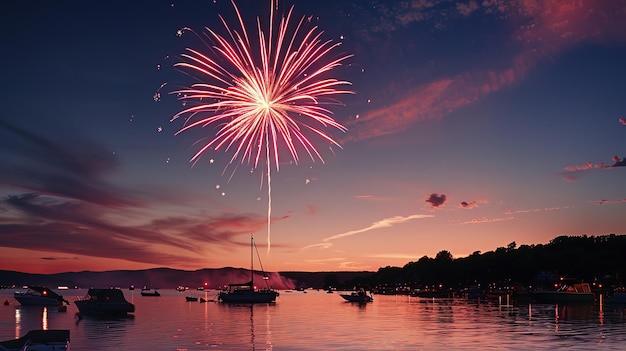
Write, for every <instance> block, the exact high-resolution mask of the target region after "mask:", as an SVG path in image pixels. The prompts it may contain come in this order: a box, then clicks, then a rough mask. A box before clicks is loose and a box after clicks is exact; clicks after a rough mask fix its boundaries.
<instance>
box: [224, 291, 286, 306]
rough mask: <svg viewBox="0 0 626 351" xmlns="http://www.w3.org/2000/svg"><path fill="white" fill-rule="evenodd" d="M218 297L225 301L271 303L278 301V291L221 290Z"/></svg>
mask: <svg viewBox="0 0 626 351" xmlns="http://www.w3.org/2000/svg"><path fill="white" fill-rule="evenodd" d="M217 297H218V299H219V300H220V301H222V302H225V303H271V302H276V297H278V292H276V291H254V292H251V291H234V292H221V293H219V295H218V296H217Z"/></svg>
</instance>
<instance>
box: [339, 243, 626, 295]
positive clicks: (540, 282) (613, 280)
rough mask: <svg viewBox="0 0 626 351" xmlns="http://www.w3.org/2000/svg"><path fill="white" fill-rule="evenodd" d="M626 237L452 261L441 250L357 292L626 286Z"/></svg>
mask: <svg viewBox="0 0 626 351" xmlns="http://www.w3.org/2000/svg"><path fill="white" fill-rule="evenodd" d="M625 253H626V235H615V234H609V235H601V236H587V235H582V236H559V237H556V238H554V239H553V240H551V241H550V242H549V243H548V244H537V245H520V246H519V247H518V246H517V244H516V243H515V242H512V243H510V244H508V245H507V247H498V248H497V249H496V250H495V251H488V252H484V253H481V252H480V251H476V252H474V253H472V254H471V255H469V256H467V257H462V258H453V257H452V254H451V253H450V252H449V251H447V250H442V251H440V252H439V253H437V255H436V256H435V257H434V258H430V257H428V256H424V257H422V258H420V259H419V260H417V261H415V262H413V261H412V262H409V263H407V264H406V265H404V266H403V267H391V266H387V267H382V268H379V269H378V271H377V272H375V273H373V274H371V275H369V276H365V277H358V278H355V279H353V280H351V281H349V282H347V284H346V285H348V286H349V285H353V286H363V285H367V286H371V287H376V286H378V287H380V286H403V287H419V286H441V287H446V288H448V289H461V288H464V287H468V286H476V285H479V286H483V287H486V286H495V285H498V286H505V285H508V286H511V285H519V286H525V287H529V286H535V287H539V286H549V285H553V284H554V283H555V281H557V280H559V279H561V278H572V279H576V280H579V281H582V282H588V283H595V286H603V287H605V288H608V287H619V286H623V285H624V276H625V273H626V254H625Z"/></svg>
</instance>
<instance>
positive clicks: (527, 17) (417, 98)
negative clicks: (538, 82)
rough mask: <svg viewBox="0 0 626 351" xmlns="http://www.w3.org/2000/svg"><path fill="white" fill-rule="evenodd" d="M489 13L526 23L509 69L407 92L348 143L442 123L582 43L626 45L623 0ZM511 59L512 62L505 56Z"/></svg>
mask: <svg viewBox="0 0 626 351" xmlns="http://www.w3.org/2000/svg"><path fill="white" fill-rule="evenodd" d="M473 3H474V2H470V5H464V6H461V7H457V11H459V12H460V13H461V14H470V13H471V12H473V11H475V9H473V7H472V6H471V4H473ZM481 6H482V9H483V10H484V11H485V12H486V13H493V14H498V15H499V16H500V17H501V18H503V19H504V20H508V21H510V22H511V23H523V24H522V25H521V26H520V27H519V28H518V29H517V30H516V31H514V32H513V33H512V34H511V35H510V41H511V42H517V43H520V44H521V45H520V49H519V50H518V52H517V53H516V54H514V55H513V56H511V57H510V58H509V60H508V61H509V63H508V67H506V65H505V67H502V66H499V67H498V68H495V67H493V68H487V69H482V70H478V69H477V70H468V71H466V72H464V73H461V74H458V75H453V76H448V77H440V78H438V79H436V80H433V81H431V82H429V83H425V84H423V85H421V86H419V87H417V88H407V89H406V93H405V94H404V96H401V97H400V98H398V99H397V100H396V101H393V102H391V103H390V104H388V105H387V106H384V107H382V108H378V109H374V110H370V111H366V112H365V113H362V114H360V118H359V119H356V120H353V121H351V122H349V123H347V124H346V126H347V127H348V128H349V130H350V133H347V134H346V135H345V136H344V139H343V140H341V141H342V142H347V141H358V140H365V139H369V138H375V137H380V136H384V135H389V134H393V133H396V132H399V131H403V130H405V129H406V128H407V126H409V125H411V124H413V123H415V122H418V121H424V120H432V119H439V118H442V117H444V116H445V115H446V114H448V113H450V112H453V111H455V110H457V109H459V108H461V107H463V106H466V105H468V104H471V103H473V102H475V101H478V100H480V99H482V98H484V97H485V96H487V95H488V94H490V93H493V92H496V91H498V90H501V89H503V88H505V87H508V86H511V85H514V84H516V83H517V82H519V81H520V80H522V79H524V77H525V76H526V75H527V73H528V72H529V71H530V70H531V69H532V68H534V67H535V66H536V65H537V63H539V62H541V61H545V60H549V59H551V58H552V57H554V55H556V54H558V53H560V52H562V51H563V50H566V49H569V48H571V47H573V46H575V45H578V44H580V43H581V42H603V41H607V40H618V41H626V21H621V18H622V17H623V16H615V15H614V14H615V13H624V12H626V5H625V4H624V3H623V2H618V1H600V0H580V1H575V2H572V1H568V0H561V1H538V0H522V1H520V2H509V1H496V0H485V1H483V2H482V3H481ZM505 59H506V58H505Z"/></svg>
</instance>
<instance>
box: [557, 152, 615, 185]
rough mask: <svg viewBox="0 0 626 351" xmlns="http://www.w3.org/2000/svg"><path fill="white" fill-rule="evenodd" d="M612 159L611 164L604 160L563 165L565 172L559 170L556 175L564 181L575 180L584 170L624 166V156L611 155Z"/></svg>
mask: <svg viewBox="0 0 626 351" xmlns="http://www.w3.org/2000/svg"><path fill="white" fill-rule="evenodd" d="M612 159H613V164H606V163H604V162H600V163H591V162H587V163H585V164H582V165H576V166H567V167H565V172H561V173H559V174H558V175H559V176H560V177H561V179H563V180H565V181H568V182H575V181H576V180H577V179H578V177H580V175H581V173H582V172H585V171H590V170H594V169H613V168H619V167H626V160H624V158H622V157H619V156H613V157H612Z"/></svg>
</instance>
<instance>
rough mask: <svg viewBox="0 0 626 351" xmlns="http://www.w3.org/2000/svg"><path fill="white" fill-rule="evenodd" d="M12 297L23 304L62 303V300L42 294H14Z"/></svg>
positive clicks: (55, 304)
mask: <svg viewBox="0 0 626 351" xmlns="http://www.w3.org/2000/svg"><path fill="white" fill-rule="evenodd" d="M13 297H15V299H16V300H17V302H19V303H20V304H21V305H24V306H61V305H62V304H63V301H59V300H57V299H53V298H48V297H43V296H32V295H14V296H13Z"/></svg>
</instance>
